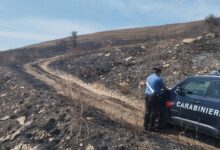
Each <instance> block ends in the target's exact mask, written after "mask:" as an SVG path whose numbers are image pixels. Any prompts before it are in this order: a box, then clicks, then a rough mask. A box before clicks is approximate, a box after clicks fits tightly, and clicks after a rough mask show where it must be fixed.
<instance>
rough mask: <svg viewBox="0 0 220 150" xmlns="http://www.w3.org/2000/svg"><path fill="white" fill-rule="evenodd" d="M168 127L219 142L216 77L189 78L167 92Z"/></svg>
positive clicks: (218, 84)
mask: <svg viewBox="0 0 220 150" xmlns="http://www.w3.org/2000/svg"><path fill="white" fill-rule="evenodd" d="M169 99H170V100H169V101H167V102H166V106H167V107H169V116H170V121H169V122H170V123H172V124H177V125H181V126H185V127H187V128H189V129H193V130H196V131H198V132H202V133H204V134H208V135H211V136H214V137H217V138H220V77H218V76H192V77H189V78H187V79H185V80H184V81H182V82H181V83H179V84H178V85H176V86H175V87H174V88H172V89H171V90H170V96H169Z"/></svg>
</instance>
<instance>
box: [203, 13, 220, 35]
mask: <svg viewBox="0 0 220 150" xmlns="http://www.w3.org/2000/svg"><path fill="white" fill-rule="evenodd" d="M205 21H206V23H207V24H208V26H209V32H211V33H215V28H216V27H217V26H218V25H219V21H218V18H217V17H216V16H214V15H213V14H210V15H208V16H207V17H206V18H205Z"/></svg>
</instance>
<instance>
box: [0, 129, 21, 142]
mask: <svg viewBox="0 0 220 150" xmlns="http://www.w3.org/2000/svg"><path fill="white" fill-rule="evenodd" d="M22 129H23V128H20V129H18V130H17V131H15V132H14V133H13V134H10V135H7V136H6V137H4V138H0V143H1V142H5V141H8V140H10V141H13V140H14V139H15V138H16V137H17V136H18V135H20V134H21V130H22Z"/></svg>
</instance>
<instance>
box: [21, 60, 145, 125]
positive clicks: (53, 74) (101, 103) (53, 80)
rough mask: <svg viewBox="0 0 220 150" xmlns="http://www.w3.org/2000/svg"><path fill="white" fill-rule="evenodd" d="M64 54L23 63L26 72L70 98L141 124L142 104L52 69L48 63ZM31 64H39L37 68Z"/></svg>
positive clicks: (128, 121)
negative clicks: (95, 87)
mask: <svg viewBox="0 0 220 150" xmlns="http://www.w3.org/2000/svg"><path fill="white" fill-rule="evenodd" d="M63 57H65V56H59V57H53V58H50V59H41V60H38V61H36V62H34V63H29V64H26V65H24V69H25V71H26V72H27V73H29V74H31V75H33V76H35V78H37V79H39V80H42V81H44V82H45V83H47V84H48V85H49V86H51V87H53V88H55V89H56V90H57V91H58V93H60V94H63V95H65V96H68V97H70V98H72V99H73V100H81V101H82V102H84V103H86V104H88V105H90V106H93V107H95V108H98V109H100V110H102V111H104V112H105V113H106V114H107V115H109V116H110V117H112V118H114V119H117V120H118V121H123V122H126V123H129V124H131V125H133V126H142V124H143V117H142V116H143V110H144V109H143V106H141V105H140V104H139V103H138V101H135V100H134V101H129V100H128V99H127V98H126V97H124V96H121V95H117V94H116V93H113V92H110V91H104V90H98V89H94V87H92V86H89V85H87V84H86V83H83V82H82V81H80V80H79V79H77V78H75V77H73V76H71V75H68V74H66V73H64V72H61V71H58V70H52V69H51V68H49V67H48V65H49V64H50V63H52V62H54V61H57V60H59V59H60V58H63ZM33 65H39V67H40V68H41V69H42V70H39V69H37V68H35V67H33Z"/></svg>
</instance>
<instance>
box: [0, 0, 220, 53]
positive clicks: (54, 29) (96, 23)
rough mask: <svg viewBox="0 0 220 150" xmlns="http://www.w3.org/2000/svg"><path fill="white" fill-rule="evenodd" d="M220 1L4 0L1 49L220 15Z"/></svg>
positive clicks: (0, 3)
mask: <svg viewBox="0 0 220 150" xmlns="http://www.w3.org/2000/svg"><path fill="white" fill-rule="evenodd" d="M219 9H220V0H0V51H3V50H8V49H13V48H18V47H22V46H26V45H30V44H36V43H39V42H43V41H48V40H53V39H58V38H63V37H67V36H70V35H71V32H72V31H77V32H78V34H79V35H82V34H87V33H94V32H98V31H105V30H113V29H122V28H133V27H144V26H154V25H163V24H171V23H180V22H188V21H194V20H200V19H204V18H205V17H206V16H208V15H209V14H214V15H216V16H220V11H219Z"/></svg>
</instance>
